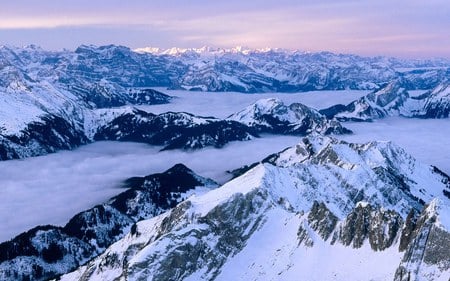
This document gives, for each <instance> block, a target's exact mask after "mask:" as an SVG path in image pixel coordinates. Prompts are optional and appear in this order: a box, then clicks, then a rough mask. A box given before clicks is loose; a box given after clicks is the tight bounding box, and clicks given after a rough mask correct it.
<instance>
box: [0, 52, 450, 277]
mask: <svg viewBox="0 0 450 281" xmlns="http://www.w3.org/2000/svg"><path fill="white" fill-rule="evenodd" d="M449 81H450V61H448V60H445V59H436V60H422V61H419V60H400V59H394V58H385V57H372V58H368V57H359V56H354V55H344V54H333V53H327V52H321V53H307V52H300V51H289V50H281V49H262V50H251V49H246V48H233V49H214V48H210V47H204V48H200V49H179V48H174V49H169V50H161V49H156V48H141V49H137V50H131V49H129V48H127V47H123V46H114V45H109V46H100V47H96V46H85V45H82V46H80V47H78V48H77V49H76V50H75V51H69V50H62V51H46V50H43V49H41V48H39V47H37V46H27V47H23V48H15V47H8V46H2V47H0V160H9V159H17V158H26V157H30V156H37V155H43V154H46V153H51V152H55V151H58V150H62V149H73V148H76V147H78V146H80V145H84V144H88V143H91V142H94V141H103V140H113V141H133V142H142V143H147V144H150V145H155V146H158V147H159V148H161V149H162V150H168V149H184V150H191V149H202V148H204V147H208V146H212V147H216V148H220V147H223V146H224V145H226V144H227V143H229V142H231V141H246V140H251V139H253V138H258V137H261V136H263V135H264V134H281V135H295V136H299V140H300V142H299V143H298V144H297V145H295V146H293V147H289V148H286V149H285V150H283V151H280V152H277V153H274V154H271V155H268V156H267V157H265V158H264V159H262V160H261V161H260V162H257V163H253V164H252V163H249V165H248V166H244V167H241V168H239V169H236V170H234V171H232V173H233V176H234V179H232V180H230V181H228V182H227V183H225V184H223V185H221V186H219V185H218V184H217V183H215V182H214V181H212V180H211V179H207V178H204V177H202V176H200V175H197V174H196V173H195V172H193V171H192V170H190V169H189V168H188V167H186V166H184V165H183V164H177V165H175V166H174V167H172V168H170V169H169V170H167V171H164V172H162V173H157V174H152V175H148V176H145V177H134V178H130V179H127V180H125V181H124V184H123V188H124V190H123V192H122V193H120V194H119V195H117V196H115V197H113V198H111V199H110V200H108V201H107V202H103V203H101V204H99V205H96V206H94V207H92V208H90V209H88V210H85V211H83V212H81V213H79V214H76V215H75V216H73V217H72V218H71V219H70V220H69V221H68V222H67V224H66V225H64V226H51V225H44V226H37V227H35V228H33V229H31V230H29V231H27V232H24V233H22V234H20V235H18V236H16V237H15V238H13V239H11V240H10V241H5V242H3V243H1V244H0V279H1V280H48V279H51V278H57V280H148V279H151V280H293V279H304V280H365V279H368V278H370V279H373V280H396V281H397V280H399V281H406V280H445V281H447V280H449V279H450V262H449V261H450V253H449V251H448V249H449V248H450V208H449V206H450V177H449V176H448V175H446V174H445V173H443V172H442V171H440V170H439V169H438V168H437V167H434V166H429V165H425V164H422V163H420V162H418V161H417V160H416V159H415V158H414V157H413V156H411V155H409V154H408V153H406V152H405V151H404V150H403V149H402V148H400V147H398V146H396V145H395V144H393V143H391V142H377V141H372V142H368V143H362V144H361V143H348V142H345V141H341V140H338V139H336V138H334V137H332V136H329V135H338V134H349V133H352V132H351V131H350V130H348V129H347V128H345V123H342V122H346V121H374V120H376V119H379V118H384V117H389V116H403V117H408V118H448V117H449V114H450V87H449V84H450V82H449ZM152 87H165V88H170V89H183V90H191V91H197V90H200V91H237V92H243V93H254V92H298V91H309V90H325V89H327V90H340V89H359V90H362V89H364V90H370V93H368V94H367V95H365V96H363V97H361V98H359V99H357V100H355V101H353V102H351V103H349V104H347V105H344V104H336V105H334V106H332V107H329V108H325V109H322V108H319V109H314V108H310V107H308V106H306V105H304V104H301V103H298V102H295V103H292V104H285V103H283V101H281V100H279V99H276V98H265V99H260V100H257V101H256V102H254V103H252V104H250V105H242V109H241V110H238V111H236V112H234V113H232V114H231V115H229V116H228V117H225V118H216V117H214V116H197V115H195V114H192V113H189V112H163V113H158V114H156V113H152V112H151V109H149V108H151V106H149V107H147V106H145V107H144V106H143V107H139V105H157V104H165V103H171V102H173V101H174V100H175V99H176V98H174V97H171V96H169V95H166V94H164V93H162V92H161V91H159V90H155V89H152ZM417 89H421V90H423V93H422V94H420V95H418V96H417V95H411V91H412V90H417ZM300 137H301V138H300ZM430 145H432V144H430ZM224 161H226V159H224Z"/></svg>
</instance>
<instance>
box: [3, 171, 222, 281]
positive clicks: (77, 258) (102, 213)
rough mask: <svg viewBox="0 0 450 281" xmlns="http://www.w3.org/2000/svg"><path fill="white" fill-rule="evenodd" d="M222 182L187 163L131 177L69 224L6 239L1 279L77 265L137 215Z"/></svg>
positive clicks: (47, 274) (37, 276) (131, 225)
mask: <svg viewBox="0 0 450 281" xmlns="http://www.w3.org/2000/svg"><path fill="white" fill-rule="evenodd" d="M216 186H217V184H216V183H215V182H213V181H212V180H209V179H206V178H202V177H200V176H198V175H196V174H195V173H194V172H193V171H191V170H190V169H188V168H187V167H185V166H184V165H182V164H178V165H175V166H174V167H172V168H170V169H169V170H167V171H165V172H164V173H160V174H153V175H150V176H146V177H136V178H131V179H128V180H127V181H126V182H125V185H124V187H125V188H129V189H127V190H126V191H124V192H122V193H121V194H119V195H117V196H115V197H114V198H112V199H111V200H110V201H109V202H108V203H104V204H101V205H98V206H95V207H93V208H91V209H89V210H86V211H83V212H81V213H79V214H77V215H75V216H74V217H73V218H72V219H70V221H69V222H68V223H67V224H66V225H65V226H64V227H56V226H50V225H47V226H38V227H35V228H33V229H31V230H29V231H27V232H25V233H22V234H20V235H18V236H17V237H15V238H14V239H12V240H10V241H7V242H4V243H1V244H0V279H1V280H48V279H49V278H52V277H55V276H57V275H60V274H63V273H66V272H68V271H71V270H73V269H75V268H77V267H78V266H80V265H82V264H84V263H85V262H87V261H89V260H90V259H92V258H94V257H95V256H97V255H99V254H100V253H102V252H103V251H104V250H105V249H106V248H107V247H108V246H110V245H111V244H112V243H114V242H115V241H117V240H119V239H120V238H122V237H124V235H125V234H126V233H128V232H129V231H131V232H134V231H135V230H136V225H135V223H136V222H137V221H140V220H143V219H147V218H151V217H154V216H156V215H159V214H161V213H163V212H165V211H166V210H168V209H170V208H173V207H175V206H176V204H177V203H179V202H181V201H183V200H184V199H186V198H187V197H189V196H191V195H192V194H200V193H204V192H205V191H207V190H210V189H211V188H214V187H216Z"/></svg>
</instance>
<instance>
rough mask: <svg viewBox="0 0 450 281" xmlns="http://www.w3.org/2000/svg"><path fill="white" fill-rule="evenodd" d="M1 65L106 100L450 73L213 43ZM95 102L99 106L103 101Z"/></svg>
mask: <svg viewBox="0 0 450 281" xmlns="http://www.w3.org/2000/svg"><path fill="white" fill-rule="evenodd" d="M0 66H1V67H0V73H3V75H4V74H7V75H8V76H9V79H6V80H4V79H3V78H4V77H1V78H2V80H3V81H5V82H7V84H12V85H10V86H11V87H13V85H14V84H16V82H15V81H14V80H17V81H22V82H23V80H33V81H35V82H39V81H41V82H42V81H49V82H50V83H51V84H52V85H55V86H56V87H58V88H62V89H67V90H70V91H77V90H78V91H80V92H86V91H89V92H96V93H97V94H98V95H99V97H100V98H101V96H102V93H105V92H111V91H116V92H117V91H119V90H122V89H123V87H125V88H130V87H155V86H158V87H168V88H171V89H186V90H202V91H237V92H251V93H255V92H299V91H310V90H342V89H376V88H378V87H379V86H380V85H382V84H384V83H387V82H389V81H391V80H394V79H397V78H403V79H404V80H405V81H406V82H407V83H406V85H407V89H408V90H412V89H431V88H433V87H435V86H437V84H438V83H439V82H440V81H442V80H443V79H445V78H449V77H450V61H449V60H445V59H434V60H402V59H395V58H387V57H361V56H355V55H345V54H333V53H329V52H320V53H309V52H301V51H289V50H283V49H263V50H251V49H245V48H234V49H213V48H208V47H204V48H200V49H179V48H174V49H169V50H158V49H155V48H142V49H138V50H135V51H133V50H131V49H129V48H127V47H123V46H114V45H109V46H101V47H96V46H85V45H82V46H80V47H78V48H77V49H76V50H75V51H45V50H42V49H41V48H39V47H36V46H28V47H24V48H14V47H5V46H4V47H0ZM5 67H6V68H5ZM2 69H3V71H2ZM5 70H7V71H6V72H7V73H5ZM3 75H2V76H3ZM8 81H9V82H8ZM19 84H20V83H19ZM0 86H2V85H0ZM3 86H7V85H3ZM113 101H114V102H116V103H121V102H123V100H121V99H120V98H118V99H113ZM92 102H94V103H96V104H97V105H101V102H102V100H101V99H100V100H94V101H92Z"/></svg>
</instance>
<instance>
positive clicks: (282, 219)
mask: <svg viewBox="0 0 450 281" xmlns="http://www.w3.org/2000/svg"><path fill="white" fill-rule="evenodd" d="M267 217H268V219H267V221H266V222H265V224H264V226H263V227H261V228H260V229H259V230H258V231H257V232H256V233H255V234H253V236H252V237H251V238H250V239H249V241H247V243H246V247H245V248H244V249H243V250H242V251H241V252H239V253H238V254H237V255H235V256H234V257H232V258H230V259H229V260H228V261H227V263H225V265H224V266H223V268H222V270H221V273H220V274H219V276H218V277H217V279H216V280H221V281H222V280H224V281H225V280H310V281H314V280H317V281H322V280H349V281H350V280H380V281H381V280H388V279H391V278H392V276H393V275H394V273H395V269H396V267H397V266H398V264H399V261H400V259H401V254H400V253H398V251H397V250H396V247H395V246H394V247H391V248H389V249H388V250H386V251H382V252H374V251H373V250H372V249H371V248H370V245H368V243H366V244H365V245H363V247H361V248H359V249H354V248H351V247H345V246H342V245H340V244H336V245H330V244H329V242H325V241H323V240H322V239H321V238H320V237H319V236H318V235H317V234H315V233H314V232H313V231H312V230H311V231H310V234H312V239H313V241H314V245H313V247H311V248H309V247H306V246H304V245H298V239H297V231H298V229H299V226H300V225H301V224H302V222H303V220H302V217H300V216H298V215H295V214H293V213H288V212H286V211H284V210H282V209H279V208H277V209H274V210H271V211H270V212H269V213H268V214H267ZM324 257H326V258H324ZM374 265H376V266H374ZM188 280H194V279H188Z"/></svg>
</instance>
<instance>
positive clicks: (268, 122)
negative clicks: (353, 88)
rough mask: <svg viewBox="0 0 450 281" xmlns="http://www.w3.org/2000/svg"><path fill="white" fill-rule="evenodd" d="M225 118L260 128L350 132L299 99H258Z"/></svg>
mask: <svg viewBox="0 0 450 281" xmlns="http://www.w3.org/2000/svg"><path fill="white" fill-rule="evenodd" d="M227 120H233V121H237V122H240V123H243V124H245V125H247V126H249V127H251V128H255V129H256V130H257V131H259V132H267V133H276V134H295V135H306V134H309V133H312V132H316V133H320V134H325V135H328V134H345V133H350V132H351V131H349V130H348V129H346V128H344V127H342V126H341V124H339V122H336V121H333V120H327V119H326V118H325V116H323V115H322V114H320V113H319V112H318V111H316V110H314V109H312V108H310V107H307V106H305V105H303V104H301V103H293V104H291V105H289V106H287V105H285V104H284V103H283V102H282V101H281V100H279V99H274V98H270V99H261V100H258V101H257V102H255V103H254V104H251V105H249V106H248V107H246V108H244V109H243V110H241V111H239V112H237V113H235V114H232V115H231V116H229V117H228V118H227Z"/></svg>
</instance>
